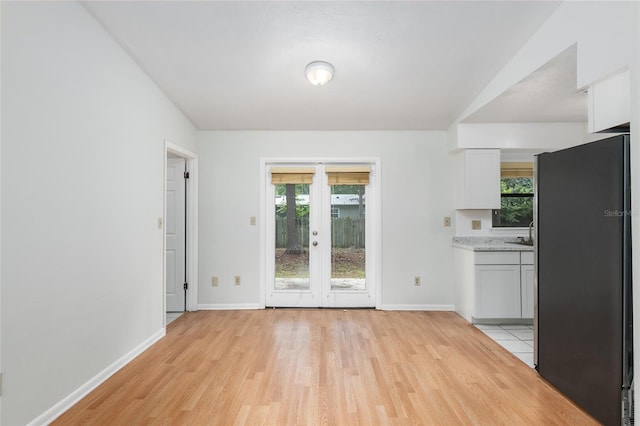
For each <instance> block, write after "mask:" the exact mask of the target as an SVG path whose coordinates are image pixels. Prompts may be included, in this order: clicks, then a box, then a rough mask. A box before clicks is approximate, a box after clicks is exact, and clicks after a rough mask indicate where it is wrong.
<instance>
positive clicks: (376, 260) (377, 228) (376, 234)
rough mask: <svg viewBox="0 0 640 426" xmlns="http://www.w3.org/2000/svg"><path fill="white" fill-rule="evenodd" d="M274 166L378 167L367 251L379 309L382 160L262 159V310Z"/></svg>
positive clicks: (265, 295) (330, 158)
mask: <svg viewBox="0 0 640 426" xmlns="http://www.w3.org/2000/svg"><path fill="white" fill-rule="evenodd" d="M271 163H278V164H279V165H285V164H291V165H300V164H301V163H315V164H317V163H321V164H332V165H340V164H354V163H369V164H372V165H373V166H374V168H375V172H374V173H372V175H371V183H373V188H374V190H373V191H371V192H372V193H371V196H370V197H369V199H367V205H368V206H371V209H369V208H368V209H367V220H370V221H371V222H372V223H371V225H372V226H371V228H372V229H371V235H370V237H371V238H370V239H369V240H368V242H367V251H369V250H371V259H373V261H372V263H373V266H372V267H371V275H372V276H371V277H369V276H367V280H369V279H370V280H371V281H370V284H371V286H372V287H373V289H372V290H373V291H372V294H373V295H374V307H375V308H376V309H378V307H379V306H380V305H381V301H382V283H381V278H382V273H381V272H382V201H381V200H382V187H381V183H382V164H381V161H380V158H379V157H261V158H260V221H259V223H260V283H261V285H260V308H262V309H264V308H265V307H266V298H267V285H268V282H267V280H268V279H269V277H268V276H267V262H268V261H269V259H267V246H266V244H267V241H268V238H267V230H268V229H269V226H268V224H267V210H266V209H267V204H266V203H267V199H266V198H267V185H270V184H271V181H269V180H268V179H267V167H268V165H269V164H271Z"/></svg>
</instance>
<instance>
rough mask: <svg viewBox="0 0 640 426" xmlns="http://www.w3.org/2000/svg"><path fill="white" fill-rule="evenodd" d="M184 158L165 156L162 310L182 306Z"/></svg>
mask: <svg viewBox="0 0 640 426" xmlns="http://www.w3.org/2000/svg"><path fill="white" fill-rule="evenodd" d="M184 171H185V160H184V158H173V157H169V158H167V201H166V203H167V214H166V218H165V229H166V253H165V255H166V262H165V265H166V310H167V312H182V311H184V310H185V292H184V288H183V285H184V282H185V266H186V265H185V263H186V262H185V260H186V259H185V216H186V209H185V195H186V194H185V184H184V181H185V180H184Z"/></svg>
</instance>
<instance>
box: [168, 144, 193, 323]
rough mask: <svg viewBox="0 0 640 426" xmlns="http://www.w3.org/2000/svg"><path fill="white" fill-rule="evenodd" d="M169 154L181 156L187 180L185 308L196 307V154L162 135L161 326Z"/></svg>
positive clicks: (189, 309) (190, 309)
mask: <svg viewBox="0 0 640 426" xmlns="http://www.w3.org/2000/svg"><path fill="white" fill-rule="evenodd" d="M169 154H173V155H176V156H178V157H182V158H184V159H185V162H186V165H187V170H188V171H189V180H188V181H187V195H186V196H187V244H186V246H185V251H186V254H187V264H186V265H185V268H186V271H187V278H188V282H189V289H188V290H187V311H197V310H198V155H197V154H196V153H194V152H191V151H189V150H188V149H185V148H183V147H181V146H179V145H176V144H174V143H172V142H170V141H168V140H166V139H165V141H164V171H163V173H162V175H163V176H164V182H163V188H164V191H163V195H162V196H163V200H164V211H163V218H162V318H163V323H162V324H163V327H166V326H165V324H166V310H167V306H166V304H167V299H166V292H167V276H166V275H167V265H166V250H167V230H166V226H165V224H166V221H167V155H169Z"/></svg>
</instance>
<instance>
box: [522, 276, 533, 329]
mask: <svg viewBox="0 0 640 426" xmlns="http://www.w3.org/2000/svg"><path fill="white" fill-rule="evenodd" d="M534 271H535V268H534V266H533V265H522V266H521V267H520V283H521V288H522V318H533V280H534V278H533V277H534Z"/></svg>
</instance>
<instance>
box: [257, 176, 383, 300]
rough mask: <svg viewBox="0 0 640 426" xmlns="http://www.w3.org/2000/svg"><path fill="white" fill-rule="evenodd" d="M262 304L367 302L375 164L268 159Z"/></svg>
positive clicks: (371, 281)
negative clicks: (370, 206) (282, 161)
mask: <svg viewBox="0 0 640 426" xmlns="http://www.w3.org/2000/svg"><path fill="white" fill-rule="evenodd" d="M265 169H266V173H267V176H266V185H267V188H266V197H265V199H266V203H267V206H266V223H267V230H266V232H267V238H266V244H267V247H266V250H265V253H266V265H267V267H266V298H265V301H266V306H274V307H276V306H279V307H374V306H375V278H374V268H373V267H372V266H373V265H372V263H373V262H372V260H373V259H374V256H373V253H374V252H375V250H372V249H371V247H369V245H370V244H371V240H372V238H371V237H372V221H371V220H370V219H369V217H368V216H369V213H368V212H367V206H369V205H370V204H369V203H368V201H370V200H371V199H372V198H374V196H375V195H374V180H373V179H372V176H373V175H374V173H375V164H370V163H359V164H344V163H342V164H321V163H297V164H282V163H280V164H267V167H266V168H265Z"/></svg>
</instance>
